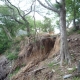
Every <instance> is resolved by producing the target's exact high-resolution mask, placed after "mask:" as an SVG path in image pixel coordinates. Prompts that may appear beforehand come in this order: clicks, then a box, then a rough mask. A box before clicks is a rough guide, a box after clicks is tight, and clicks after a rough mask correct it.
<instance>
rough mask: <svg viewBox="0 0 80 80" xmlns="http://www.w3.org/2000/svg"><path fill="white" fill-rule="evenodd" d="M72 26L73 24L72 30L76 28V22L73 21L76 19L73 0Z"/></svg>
mask: <svg viewBox="0 0 80 80" xmlns="http://www.w3.org/2000/svg"><path fill="white" fill-rule="evenodd" d="M73 17H74V18H73V26H74V30H77V27H76V22H75V19H76V10H75V0H74V5H73Z"/></svg>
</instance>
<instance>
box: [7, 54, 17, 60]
mask: <svg viewBox="0 0 80 80" xmlns="http://www.w3.org/2000/svg"><path fill="white" fill-rule="evenodd" d="M17 58H18V54H17V53H9V54H8V55H7V59H8V60H11V61H12V60H15V59H17Z"/></svg>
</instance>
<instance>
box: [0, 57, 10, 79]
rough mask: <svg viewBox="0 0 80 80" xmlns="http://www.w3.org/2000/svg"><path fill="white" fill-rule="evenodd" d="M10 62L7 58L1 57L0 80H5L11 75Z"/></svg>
mask: <svg viewBox="0 0 80 80" xmlns="http://www.w3.org/2000/svg"><path fill="white" fill-rule="evenodd" d="M8 63H9V62H8V60H7V58H6V57H5V56H0V80H4V79H5V78H6V77H7V75H8V73H9V69H10V68H9V65H8Z"/></svg>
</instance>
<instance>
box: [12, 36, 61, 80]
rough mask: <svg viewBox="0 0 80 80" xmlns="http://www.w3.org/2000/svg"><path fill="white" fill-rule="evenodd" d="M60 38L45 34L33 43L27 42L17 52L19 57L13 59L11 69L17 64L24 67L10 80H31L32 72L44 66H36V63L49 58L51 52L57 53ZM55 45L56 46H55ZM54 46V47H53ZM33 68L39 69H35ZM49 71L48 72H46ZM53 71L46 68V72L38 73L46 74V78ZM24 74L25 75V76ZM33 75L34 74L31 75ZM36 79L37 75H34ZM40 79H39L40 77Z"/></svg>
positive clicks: (51, 54)
mask: <svg viewBox="0 0 80 80" xmlns="http://www.w3.org/2000/svg"><path fill="white" fill-rule="evenodd" d="M59 40H60V39H58V37H57V40H56V37H54V36H46V37H42V38H41V39H40V40H39V39H38V40H36V41H35V42H33V43H29V44H27V45H26V46H25V47H24V48H23V50H22V51H21V52H20V53H19V55H18V56H19V58H18V59H17V60H16V61H15V63H14V66H13V69H12V70H15V69H16V68H17V67H18V66H19V67H22V65H23V64H25V67H23V68H22V69H21V70H20V71H19V72H18V73H17V74H16V76H13V77H12V80H32V79H31V77H32V72H31V71H33V72H34V74H37V72H39V71H41V70H42V69H44V70H45V69H46V68H40V67H39V68H38V67H36V64H38V63H39V62H40V61H43V60H45V59H47V58H51V56H53V54H55V53H57V52H58V51H59V47H58V46H59V42H60V41H59ZM55 45H56V46H55ZM53 48H54V49H53ZM35 68H36V69H37V68H38V69H39V70H36V71H37V72H36V71H34V70H35ZM48 72H49V73H48ZM52 74H53V73H52V72H51V71H50V70H46V72H45V73H44V72H41V73H40V75H41V76H43V77H44V79H45V76H47V80H49V79H48V78H49V77H51V75H52ZM25 75H26V77H25ZM30 75H31V76H30ZM33 77H34V76H33ZM36 80H39V79H38V77H36ZM40 80H41V79H40Z"/></svg>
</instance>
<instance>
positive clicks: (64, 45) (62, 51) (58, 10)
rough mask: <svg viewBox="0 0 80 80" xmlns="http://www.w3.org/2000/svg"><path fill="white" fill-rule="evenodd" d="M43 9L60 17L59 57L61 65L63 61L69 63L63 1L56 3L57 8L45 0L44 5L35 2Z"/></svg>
mask: <svg viewBox="0 0 80 80" xmlns="http://www.w3.org/2000/svg"><path fill="white" fill-rule="evenodd" d="M37 1H38V2H39V3H40V4H41V5H42V6H43V7H45V8H47V9H49V10H51V11H53V12H56V13H57V14H58V15H59V17H60V31H61V47H60V55H61V65H62V63H63V61H64V60H66V61H67V62H69V63H70V54H69V51H68V42H67V33H66V10H65V0H60V2H58V1H57V0H56V3H57V5H58V7H55V6H53V4H52V3H51V2H50V0H45V2H46V4H47V5H45V4H44V3H42V2H41V1H40V0H37Z"/></svg>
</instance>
